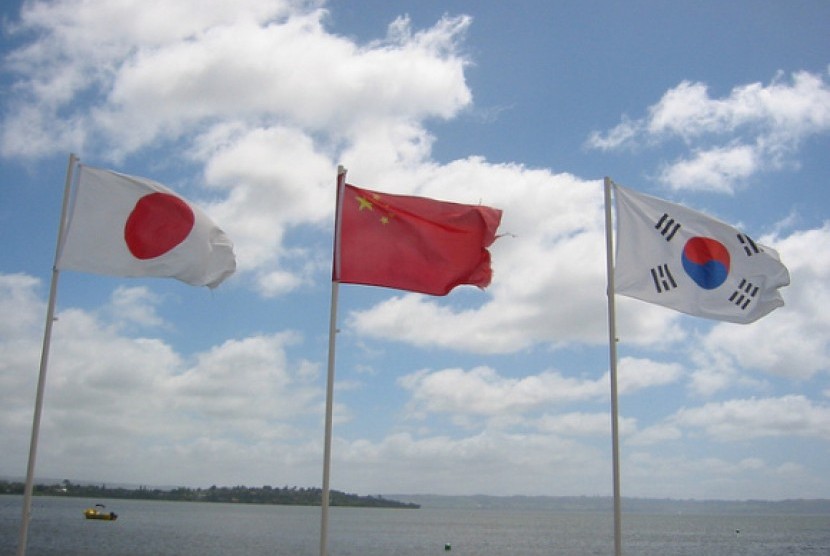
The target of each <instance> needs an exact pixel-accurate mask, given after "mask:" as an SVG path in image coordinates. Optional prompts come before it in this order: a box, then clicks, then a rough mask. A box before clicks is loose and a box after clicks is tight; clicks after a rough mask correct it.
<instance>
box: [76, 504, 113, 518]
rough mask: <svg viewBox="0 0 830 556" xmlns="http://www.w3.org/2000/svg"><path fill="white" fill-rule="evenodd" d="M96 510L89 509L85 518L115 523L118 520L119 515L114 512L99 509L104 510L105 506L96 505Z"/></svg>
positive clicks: (85, 511) (85, 512) (86, 510)
mask: <svg viewBox="0 0 830 556" xmlns="http://www.w3.org/2000/svg"><path fill="white" fill-rule="evenodd" d="M95 506H96V507H95V508H87V509H85V510H84V517H85V518H87V519H100V520H102V521H115V520H116V519H118V514H116V513H113V512H102V511H100V510H98V508H104V507H105V506H104V505H103V504H95Z"/></svg>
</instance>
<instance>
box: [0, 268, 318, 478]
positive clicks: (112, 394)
mask: <svg viewBox="0 0 830 556" xmlns="http://www.w3.org/2000/svg"><path fill="white" fill-rule="evenodd" d="M39 286H40V284H39V282H38V281H37V280H35V279H33V278H31V277H27V276H24V275H7V274H3V275H0V306H2V307H3V308H4V309H12V308H14V310H15V312H14V313H4V314H5V315H7V317H6V318H4V319H2V320H3V322H5V323H10V322H12V321H13V320H15V321H16V322H17V327H16V330H17V331H16V332H12V330H11V329H10V330H9V331H8V333H3V334H2V335H0V353H2V354H3V357H2V358H0V361H2V362H0V371H2V372H0V386H2V388H0V401H2V403H0V420H2V422H3V423H4V427H5V430H6V432H7V433H8V434H7V436H6V437H7V438H8V446H7V450H4V452H3V456H2V457H0V465H2V466H3V467H4V468H5V469H24V468H25V462H24V461H23V460H20V458H21V457H23V455H24V454H26V453H27V452H28V450H27V449H26V447H25V446H23V443H24V441H25V439H28V437H29V434H28V433H29V427H30V426H31V415H32V413H31V412H32V405H33V399H34V393H35V382H36V379H37V370H38V366H39V354H40V345H41V340H42V322H41V323H36V322H35V321H37V320H39V319H37V318H36V317H37V316H38V315H40V316H41V317H42V315H43V314H44V312H45V303H44V302H43V301H42V300H41V298H40V295H39V292H38V288H39ZM113 299H114V304H113V305H114V308H113V310H112V311H104V312H102V313H107V314H108V315H109V317H108V320H107V321H104V320H101V318H100V317H99V315H96V314H95V313H91V312H86V311H82V310H80V309H75V308H66V309H63V310H61V311H59V313H58V316H59V319H58V320H57V322H56V323H55V326H54V328H53V333H52V348H51V355H50V359H49V369H48V382H47V393H46V397H47V398H48V404H47V405H46V407H45V408H44V412H43V421H42V424H41V445H42V449H41V450H40V452H41V454H40V457H39V461H38V468H39V470H41V472H42V473H43V474H44V475H46V476H72V477H76V478H78V479H83V478H90V479H95V480H114V479H119V478H123V477H124V476H132V477H137V478H138V477H141V478H142V479H141V480H144V481H148V482H149V481H152V480H154V476H153V474H152V473H153V471H152V469H153V468H154V467H155V466H157V465H161V464H162V463H164V464H165V465H166V466H168V467H169V468H172V469H180V470H182V473H181V475H180V480H181V481H183V484H192V481H193V480H194V479H195V478H196V477H197V476H199V475H200V474H202V479H204V480H207V481H210V480H211V479H210V478H209V477H206V476H205V474H203V471H202V467H203V463H204V461H205V460H200V459H199V457H200V456H203V455H204V451H205V450H206V449H208V448H207V446H206V445H205V443H206V442H209V443H210V444H211V445H213V446H216V445H217V444H221V445H222V446H223V447H224V448H225V449H228V450H235V451H240V450H246V451H248V458H250V459H248V461H247V462H238V463H239V464H240V467H239V468H238V471H236V472H235V475H241V474H243V473H247V474H248V477H249V480H250V477H253V476H258V477H259V478H260V479H261V480H263V481H265V480H266V477H267V476H268V474H267V473H266V472H265V471H264V467H266V466H268V465H271V464H272V463H274V462H268V461H267V460H259V461H257V460H256V458H255V457H253V453H252V452H251V451H250V450H255V449H257V448H256V447H257V446H260V447H263V448H262V449H267V451H268V452H269V453H270V452H271V451H272V450H277V449H278V448H279V446H283V447H286V446H289V445H290V446H292V447H299V448H298V450H299V451H300V452H302V451H303V450H305V449H306V448H305V447H304V446H305V444H306V443H307V442H308V436H309V434H308V430H307V429H309V428H310V429H311V430H312V431H314V432H316V431H317V423H318V421H319V415H318V413H319V407H320V403H321V396H322V390H321V387H320V385H319V380H318V378H319V368H318V366H317V365H316V364H313V363H311V362H308V361H305V360H303V359H301V358H296V357H293V356H291V355H290V354H289V352H290V351H291V350H292V347H293V346H294V345H296V344H298V343H299V342H301V341H302V338H301V337H299V336H298V335H297V334H296V333H291V332H283V333H275V334H270V335H257V336H251V337H247V338H241V339H238V340H228V341H226V342H225V343H224V344H222V345H220V346H217V347H214V348H212V349H209V350H208V351H206V352H203V353H196V354H194V355H192V356H191V355H185V354H182V353H179V352H177V351H176V350H175V349H174V348H173V347H172V346H170V345H169V344H168V343H167V342H165V341H164V340H162V339H159V338H157V337H153V336H150V335H142V336H131V335H126V334H124V333H123V331H124V330H128V329H129V328H130V327H129V326H126V325H131V324H135V323H140V324H141V325H142V328H143V329H144V330H146V331H149V332H152V331H153V330H157V329H158V325H159V324H161V323H160V322H159V320H158V319H157V317H156V316H155V314H154V313H153V308H154V306H155V303H156V300H155V298H154V296H152V295H149V294H148V293H147V291H146V290H145V289H144V288H141V287H137V288H126V287H125V288H118V289H117V290H116V292H115V293H114V296H113ZM142 305H143V308H142ZM11 314H13V315H14V319H11V318H8V317H9V315H11ZM21 324H22V325H23V326H21ZM21 392H28V393H29V395H28V396H21V395H20V393H21ZM312 445H313V446H316V443H314V442H312ZM249 448H250V450H249ZM90 453H95V454H101V458H102V460H103V461H105V462H106V463H109V464H111V467H110V466H105V469H106V468H111V469H112V474H111V475H110V474H107V473H106V471H105V470H102V469H96V470H95V473H96V475H97V474H99V473H102V472H103V473H104V476H96V477H91V476H90V473H89V471H88V470H87V469H86V465H88V461H89V454H90ZM280 458H282V456H280ZM231 459H233V458H231ZM318 459H319V458H318ZM278 461H281V459H279V458H278V459H275V462H278ZM188 469H189V470H192V471H193V472H194V475H193V476H192V477H190V476H188V473H187V472H186V470H188ZM50 474H51V475H50Z"/></svg>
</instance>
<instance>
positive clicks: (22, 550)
mask: <svg viewBox="0 0 830 556" xmlns="http://www.w3.org/2000/svg"><path fill="white" fill-rule="evenodd" d="M77 162H78V159H77V158H76V157H75V155H74V154H70V155H69V165H68V167H67V170H66V185H65V186H64V190H63V206H62V207H61V219H60V226H59V227H58V242H57V246H56V247H55V263H54V264H53V265H52V285H51V286H50V287H49V304H48V306H47V309H46V327H45V329H44V332H43V349H42V351H41V354H40V374H39V376H38V380H37V394H36V396H35V413H34V418H33V419H32V439H31V442H30V444H29V464H28V466H27V468H26V486H25V488H24V490H23V514H22V516H21V518H20V535H19V537H18V541H17V556H24V555H25V554H26V544H27V540H28V536H29V518H30V517H31V513H32V492H33V490H34V481H35V459H36V457H37V441H38V436H39V434H40V415H41V413H42V409H43V391H44V389H45V387H46V367H47V362H48V360H49V345H50V343H51V340H52V323H53V322H54V321H55V300H56V297H57V291H58V278H59V276H60V271H59V270H58V256H59V255H60V250H61V245H62V244H63V234H64V228H65V227H66V213H67V211H68V208H69V192H70V189H71V186H72V175H73V170H74V168H75V164H76V163H77Z"/></svg>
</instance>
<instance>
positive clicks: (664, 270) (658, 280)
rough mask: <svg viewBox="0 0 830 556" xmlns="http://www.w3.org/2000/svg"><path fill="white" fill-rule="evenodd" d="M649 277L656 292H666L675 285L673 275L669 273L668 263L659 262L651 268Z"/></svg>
mask: <svg viewBox="0 0 830 556" xmlns="http://www.w3.org/2000/svg"><path fill="white" fill-rule="evenodd" d="M651 279H652V280H653V281H654V288H655V289H656V290H657V293H663V292H667V291H669V290H671V289H674V288H676V287H677V282H675V281H674V276H672V275H671V270H669V265H667V264H661V265H660V266H655V267H654V268H652V269H651Z"/></svg>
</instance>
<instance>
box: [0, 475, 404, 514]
mask: <svg viewBox="0 0 830 556" xmlns="http://www.w3.org/2000/svg"><path fill="white" fill-rule="evenodd" d="M24 487H25V484H24V483H22V482H10V481H0V494H20V495H22V494H23V491H24ZM33 494H34V495H35V496H64V497H67V498H92V499H96V500H97V499H102V498H107V499H122V500H161V501H173V502H220V503H228V504H270V505H281V506H320V505H321V500H322V490H321V489H319V488H298V487H288V486H286V487H271V486H268V485H266V486H262V487H247V486H234V487H217V486H215V485H214V486H211V487H210V488H206V489H203V488H187V487H177V488H173V489H168V490H165V489H160V488H149V487H144V486H140V487H138V488H124V487H107V486H106V485H100V486H97V485H90V484H76V483H72V482H70V481H66V480H65V481H62V482H59V483H54V484H37V485H35V486H34V491H33ZM329 504H330V505H331V506H341V507H344V506H345V507H355V508H396V509H418V508H419V507H420V505H419V504H416V503H414V502H399V501H397V500H391V499H388V498H384V497H383V496H359V495H357V494H348V493H344V492H340V491H337V490H332V491H330V493H329Z"/></svg>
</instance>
